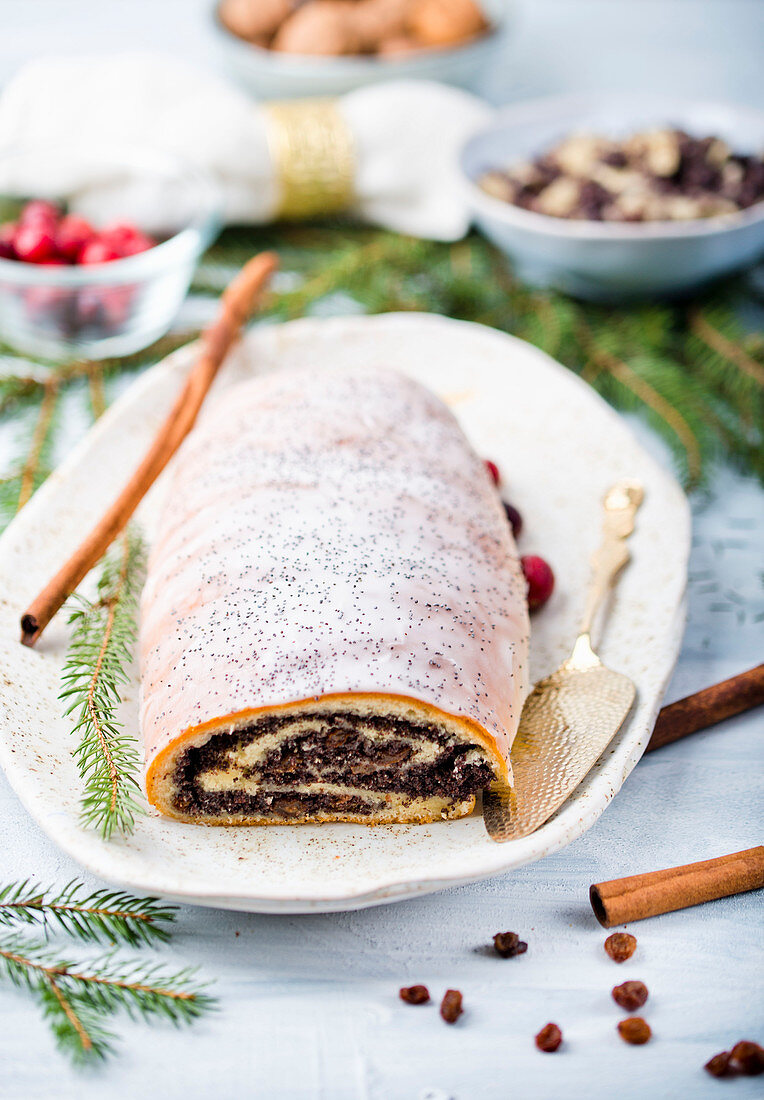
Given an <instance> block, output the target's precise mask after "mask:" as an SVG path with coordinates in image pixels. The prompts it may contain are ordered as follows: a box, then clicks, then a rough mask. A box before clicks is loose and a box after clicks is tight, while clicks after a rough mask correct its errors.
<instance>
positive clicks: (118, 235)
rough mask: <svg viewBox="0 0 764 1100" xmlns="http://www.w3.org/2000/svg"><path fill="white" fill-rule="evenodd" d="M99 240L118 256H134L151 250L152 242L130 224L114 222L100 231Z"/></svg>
mask: <svg viewBox="0 0 764 1100" xmlns="http://www.w3.org/2000/svg"><path fill="white" fill-rule="evenodd" d="M100 236H101V240H102V241H103V243H104V244H107V245H109V247H110V248H113V249H114V251H115V252H117V253H118V254H119V255H120V256H135V255H136V254H137V253H138V252H146V251H147V250H148V249H149V248H152V247H153V245H154V241H153V240H152V239H151V237H149V236H148V235H147V234H146V233H144V232H142V230H140V229H138V227H137V226H135V225H132V224H131V223H130V222H114V223H113V224H112V225H107V226H106V227H105V228H104V229H103V230H102V231H101V234H100Z"/></svg>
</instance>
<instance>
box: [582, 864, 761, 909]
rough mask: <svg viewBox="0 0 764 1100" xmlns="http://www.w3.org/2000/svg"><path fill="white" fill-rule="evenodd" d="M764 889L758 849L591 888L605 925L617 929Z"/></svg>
mask: <svg viewBox="0 0 764 1100" xmlns="http://www.w3.org/2000/svg"><path fill="white" fill-rule="evenodd" d="M762 887H764V845H759V847H758V848H748V849H746V851H744V852H734V853H733V854H732V855H730V856H719V858H718V859H706V860H703V861H702V862H700V863H688V864H686V865H685V866H683V867H669V868H668V869H667V870H665V871H653V872H652V873H651V874H647V875H632V876H630V877H629V878H617V879H613V880H612V881H611V882H598V883H595V885H594V886H591V887H590V888H589V900H590V901H591V903H592V909H593V910H594V915H595V917H596V918H597V920H598V921H599V922H600V924H601V925H603V927H605V928H612V927H613V925H614V924H626V923H627V922H629V921H634V920H644V918H645V917H655V916H657V915H658V914H659V913H670V912H672V911H673V910H674V909H686V908H688V907H689V906H690V905H700V903H701V902H704V901H714V900H715V899H716V898H726V897H729V895H730V894H744V893H745V892H746V891H747V890H760V889H761V888H762Z"/></svg>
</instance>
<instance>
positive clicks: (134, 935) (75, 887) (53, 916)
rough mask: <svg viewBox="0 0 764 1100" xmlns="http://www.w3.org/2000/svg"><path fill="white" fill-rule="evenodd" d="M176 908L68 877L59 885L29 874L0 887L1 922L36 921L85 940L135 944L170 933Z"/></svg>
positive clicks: (42, 926)
mask: <svg viewBox="0 0 764 1100" xmlns="http://www.w3.org/2000/svg"><path fill="white" fill-rule="evenodd" d="M174 920H175V908H174V906H171V905H165V904H164V903H162V902H160V901H159V900H158V899H157V898H138V897H133V895H132V894H126V893H124V892H123V891H116V892H115V891H111V890H93V891H88V890H86V889H85V887H83V886H82V885H81V884H80V883H77V882H74V881H72V882H69V883H67V884H66V886H64V887H63V888H62V889H60V890H56V889H54V888H53V887H50V886H46V887H42V886H40V884H39V883H36V882H33V881H31V880H29V879H27V880H25V881H24V882H18V883H9V884H8V885H7V886H4V887H2V888H0V924H2V925H12V924H32V925H37V926H38V927H41V928H43V929H44V930H45V932H46V933H47V932H49V931H56V930H60V931H63V932H66V933H67V934H68V935H70V936H73V937H75V938H77V939H79V940H82V941H83V942H85V943H103V942H105V941H106V942H109V941H110V942H112V943H126V944H129V945H130V946H131V947H138V946H140V945H141V944H151V943H154V942H166V941H167V940H168V939H169V938H170V933H169V931H168V927H167V926H168V925H169V924H171V923H172V921H174Z"/></svg>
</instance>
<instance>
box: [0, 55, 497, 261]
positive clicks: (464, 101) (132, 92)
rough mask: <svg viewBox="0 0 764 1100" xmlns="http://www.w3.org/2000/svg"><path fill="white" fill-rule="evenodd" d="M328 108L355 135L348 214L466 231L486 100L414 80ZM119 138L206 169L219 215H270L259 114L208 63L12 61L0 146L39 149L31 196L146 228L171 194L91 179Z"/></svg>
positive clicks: (426, 231)
mask: <svg viewBox="0 0 764 1100" xmlns="http://www.w3.org/2000/svg"><path fill="white" fill-rule="evenodd" d="M338 105H339V109H340V111H341V113H342V115H343V116H344V118H345V120H346V122H347V123H348V125H349V127H350V130H351V132H352V134H353V137H354V141H355V147H356V159H357V171H356V180H355V193H356V196H357V199H356V204H355V210H356V212H357V213H358V214H359V215H360V216H361V217H362V218H365V219H366V220H368V221H370V222H373V223H375V224H378V225H382V226H386V227H388V228H390V229H395V230H398V231H399V232H403V233H410V234H413V235H415V236H420V237H430V238H434V239H436V240H456V239H458V238H459V237H461V236H463V235H464V233H466V231H467V228H468V225H469V218H468V214H467V211H466V209H465V205H464V202H463V199H462V198H461V195H460V187H459V181H458V175H457V165H456V161H457V154H458V150H459V148H460V146H461V144H462V142H463V141H464V140H465V138H466V137H467V136H468V135H469V134H470V133H471V132H473V131H474V130H475V129H477V128H478V127H479V126H481V125H482V124H483V123H484V122H485V121H486V119H487V118H488V117H489V113H490V109H489V108H488V107H487V105H486V104H485V103H483V102H482V101H481V100H479V99H477V98H475V97H474V96H471V95H469V94H468V93H466V92H462V91H459V90H457V89H456V88H451V87H447V86H445V85H441V84H436V83H432V82H428V81H411V80H409V81H391V82H389V83H386V84H376V85H372V86H370V87H367V88H361V89H358V90H357V91H354V92H350V93H349V94H347V95H345V96H343V97H341V99H339V101H338ZM129 146H135V147H143V148H145V149H150V150H154V151H162V152H165V153H173V154H175V155H177V156H180V157H182V158H183V159H184V160H186V161H187V162H190V163H191V164H194V165H197V166H198V167H200V168H202V169H205V170H206V171H207V172H209V173H210V174H211V175H212V176H213V177H214V179H215V180H216V181H217V184H218V185H219V187H220V190H221V192H222V197H223V207H224V218H225V220H226V221H227V222H245V223H247V222H248V223H261V222H267V221H269V220H271V219H272V218H273V217H274V216H275V213H276V207H277V203H278V194H277V187H276V183H275V180H274V174H273V169H272V165H271V161H270V157H269V153H268V144H267V140H266V126H265V121H264V118H263V109H262V107H261V106H260V105H259V104H258V103H256V102H253V101H252V100H251V99H249V98H248V97H247V96H246V95H245V94H244V93H242V92H240V91H239V90H238V89H236V88H234V87H232V86H230V85H228V84H226V83H225V82H224V81H222V80H219V79H218V78H216V77H214V76H212V75H210V74H209V73H207V72H205V71H202V70H198V69H195V68H193V67H192V66H190V65H187V64H185V63H183V62H180V61H177V60H175V59H173V58H172V57H165V56H159V55H155V54H118V55H115V56H106V57H97V58H96V57H81V58H61V59H50V60H40V61H34V62H31V63H30V64H28V65H26V66H25V67H24V68H22V69H21V70H20V72H19V73H18V74H17V75H16V76H15V77H14V78H13V79H12V80H11V81H10V83H9V84H8V85H7V86H6V88H5V89H4V90H3V92H2V95H0V152H10V151H12V150H13V149H24V150H28V149H32V150H35V151H39V152H40V154H42V156H41V157H40V158H39V159H38V158H35V160H36V162H37V166H36V168H35V173H36V175H37V178H36V179H34V180H29V181H28V182H27V181H23V182H24V183H27V186H28V190H29V192H30V193H33V194H35V195H39V196H42V195H43V194H45V193H48V194H50V193H55V192H59V193H61V192H62V191H63V193H65V194H67V195H68V196H69V197H70V200H71V202H72V205H73V206H74V207H76V208H77V209H79V210H80V211H81V212H83V213H85V214H87V215H89V216H90V217H93V218H95V219H100V218H106V217H111V216H117V217H131V216H132V217H136V215H137V216H138V217H140V218H141V220H142V222H143V224H144V226H145V228H146V229H149V230H150V229H151V228H154V227H156V228H161V227H162V218H163V217H165V214H164V213H163V208H166V207H167V206H168V205H169V204H171V203H172V202H173V197H172V196H171V195H170V194H164V195H162V194H161V193H159V194H158V193H156V191H152V193H151V194H150V195H147V194H146V193H141V188H140V186H136V180H135V178H133V180H132V181H130V180H129V179H127V178H124V179H121V180H119V181H118V183H117V184H116V185H115V181H114V179H113V176H112V178H111V180H110V183H109V184H108V185H105V184H104V182H103V180H102V179H101V180H99V179H98V178H97V175H98V173H97V171H96V170H95V168H94V166H93V155H94V154H95V153H97V152H98V151H99V150H102V151H103V154H104V156H105V155H106V149H107V147H109V148H111V149H113V150H115V151H118V150H120V149H125V150H126V149H127V148H128V147H129ZM40 163H42V164H44V169H40V167H39V165H40ZM18 170H19V169H18V164H17V167H16V172H18ZM9 171H10V168H9V167H8V166H6V168H5V170H4V169H3V167H2V165H1V164H0V190H2V188H3V185H4V184H5V185H8V184H11V185H13V186H18V185H19V180H18V179H17V178H14V179H10V180H9V178H8V172H9ZM41 172H42V173H43V174H44V176H45V178H44V179H41V178H40V174H41ZM4 174H5V176H6V178H5V179H3V175H4ZM127 204H129V205H130V208H129V209H128V208H126V205H127ZM139 206H143V207H151V208H152V211H153V218H152V219H149V221H152V220H153V221H154V222H155V223H156V226H152V225H151V224H145V223H146V217H145V214H146V210H145V209H144V210H143V211H142V212H141V211H140V210H139V209H138V207H139Z"/></svg>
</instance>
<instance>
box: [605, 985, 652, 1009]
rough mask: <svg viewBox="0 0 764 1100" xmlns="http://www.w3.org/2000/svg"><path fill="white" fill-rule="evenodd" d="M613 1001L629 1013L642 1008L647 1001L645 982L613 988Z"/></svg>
mask: <svg viewBox="0 0 764 1100" xmlns="http://www.w3.org/2000/svg"><path fill="white" fill-rule="evenodd" d="M613 1000H614V1001H615V1003H616V1004H617V1005H620V1006H621V1008H625V1009H626V1011H627V1012H633V1011H634V1010H635V1009H636V1008H641V1007H642V1005H643V1004H644V1003H645V1001H646V1000H647V986H646V985H645V983H644V982H624V983H623V984H622V985H616V986H614V987H613Z"/></svg>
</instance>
